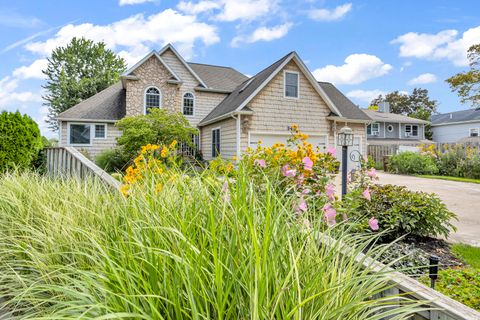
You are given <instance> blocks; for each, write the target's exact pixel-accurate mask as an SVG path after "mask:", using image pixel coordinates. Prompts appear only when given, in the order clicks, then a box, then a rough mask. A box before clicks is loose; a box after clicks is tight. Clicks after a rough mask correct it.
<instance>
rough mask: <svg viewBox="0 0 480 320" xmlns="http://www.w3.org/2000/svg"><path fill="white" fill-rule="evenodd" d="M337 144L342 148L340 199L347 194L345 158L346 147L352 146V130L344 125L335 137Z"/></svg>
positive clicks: (346, 153) (346, 154)
mask: <svg viewBox="0 0 480 320" xmlns="http://www.w3.org/2000/svg"><path fill="white" fill-rule="evenodd" d="M337 144H338V145H339V146H342V198H343V196H344V195H346V194H347V162H348V161H347V156H348V147H349V146H353V133H352V129H350V128H349V127H347V125H345V126H344V127H343V128H342V129H340V132H339V133H338V137H337Z"/></svg>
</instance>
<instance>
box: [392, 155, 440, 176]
mask: <svg viewBox="0 0 480 320" xmlns="http://www.w3.org/2000/svg"><path fill="white" fill-rule="evenodd" d="M388 168H389V170H390V171H392V172H395V173H403V174H437V173H438V168H437V166H436V164H435V160H434V157H433V156H432V155H430V154H420V153H417V152H411V151H405V152H401V153H399V154H396V155H393V156H392V157H391V158H390V160H389V163H388Z"/></svg>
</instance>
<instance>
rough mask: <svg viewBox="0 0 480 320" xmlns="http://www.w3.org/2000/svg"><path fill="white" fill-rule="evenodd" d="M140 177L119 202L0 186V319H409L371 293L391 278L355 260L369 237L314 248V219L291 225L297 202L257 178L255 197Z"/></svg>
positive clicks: (72, 185)
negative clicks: (2, 316) (259, 185)
mask: <svg viewBox="0 0 480 320" xmlns="http://www.w3.org/2000/svg"><path fill="white" fill-rule="evenodd" d="M155 152H156V151H155ZM152 166H153V165H152ZM142 170H145V172H147V173H148V174H143V173H142V178H140V179H136V180H135V183H133V184H131V185H130V188H129V190H128V196H124V195H123V194H121V193H117V192H112V190H109V189H107V188H106V187H105V186H103V185H102V184H100V183H99V182H97V181H93V180H92V181H82V182H79V181H76V180H52V179H49V178H47V177H42V176H39V175H36V174H31V173H24V174H21V175H20V174H7V175H4V176H2V177H0V239H1V240H0V296H1V297H2V300H0V312H8V313H10V314H11V318H12V319H40V318H41V319H93V318H96V319H113V318H119V319H381V318H384V317H387V316H393V317H392V318H391V319H405V318H407V317H408V316H409V315H411V314H412V313H413V312H414V311H416V310H418V309H419V308H420V307H419V304H417V303H413V302H411V301H409V300H408V298H407V297H403V296H390V297H381V296H380V295H379V293H380V292H382V291H383V290H385V289H387V288H389V284H388V279H389V273H390V271H388V270H387V269H385V270H383V271H381V272H376V273H373V272H372V271H371V270H370V269H369V268H368V267H366V268H365V267H363V266H362V264H361V261H358V260H356V259H355V258H356V257H357V255H358V254H359V253H361V252H362V251H363V250H364V249H365V247H366V246H368V245H369V244H370V243H371V241H374V239H373V238H371V236H365V235H351V234H347V233H343V232H342V231H341V228H337V227H333V228H331V229H329V232H330V233H332V234H333V233H335V237H336V238H337V239H338V241H337V242H335V243H332V244H330V245H328V246H327V245H323V244H321V243H320V242H319V241H318V236H317V235H318V233H317V230H319V229H320V225H322V224H324V221H323V216H322V214H312V217H311V220H310V226H309V227H306V226H304V225H303V224H301V223H298V221H297V220H296V219H294V218H293V217H292V206H293V205H294V203H295V202H296V201H297V198H296V197H292V196H291V194H289V193H285V192H284V193H278V192H275V191H274V185H275V181H271V180H270V178H269V177H267V176H265V177H264V180H263V188H262V190H259V188H257V187H256V185H255V183H254V182H253V181H251V180H250V171H249V170H248V168H246V167H242V166H240V167H239V168H238V171H237V174H236V176H235V182H234V183H233V182H231V181H230V180H228V179H227V180H226V179H219V178H218V177H217V176H213V175H211V174H210V173H209V172H208V171H206V172H204V173H191V174H189V175H186V174H185V172H183V171H180V170H178V169H176V168H175V167H174V166H172V167H165V171H164V172H163V174H157V173H155V172H154V170H156V168H154V167H150V168H149V167H148V166H147V167H145V168H144V169H142ZM158 185H161V186H162V188H156V186H158ZM309 210H312V209H309ZM381 248H382V247H374V248H372V249H370V250H369V251H368V257H373V258H376V257H378V256H379V254H380V251H381V250H382V249H381ZM347 251H348V254H347V253H346V252H347ZM400 301H401V302H402V303H399V302H400Z"/></svg>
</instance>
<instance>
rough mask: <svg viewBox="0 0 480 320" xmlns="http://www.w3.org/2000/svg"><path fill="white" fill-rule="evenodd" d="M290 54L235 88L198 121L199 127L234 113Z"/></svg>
mask: <svg viewBox="0 0 480 320" xmlns="http://www.w3.org/2000/svg"><path fill="white" fill-rule="evenodd" d="M292 53H293V52H290V53H289V54H287V55H286V56H284V57H283V58H281V59H280V60H278V61H276V62H274V63H273V64H272V65H270V66H269V67H267V68H265V69H263V70H262V71H260V72H259V73H257V74H256V75H254V76H253V77H251V78H250V79H247V80H245V81H244V82H243V83H241V84H240V85H239V86H237V87H236V88H235V90H233V91H232V93H230V94H229V95H228V96H227V97H226V98H225V99H223V100H222V102H220V103H219V104H218V106H216V107H215V108H214V109H213V110H212V111H211V112H210V113H209V114H208V115H207V116H206V117H205V118H204V119H203V120H202V121H200V124H199V125H202V124H205V123H206V122H208V121H210V120H213V119H215V118H218V117H221V116H223V115H226V114H228V113H230V112H233V111H235V110H236V109H237V108H238V107H239V106H240V105H241V104H242V103H243V102H244V101H245V100H246V99H247V98H248V97H249V96H250V95H251V94H252V93H253V92H254V91H255V90H256V89H257V88H258V87H259V86H260V85H261V84H262V83H263V82H264V81H265V80H267V78H268V77H269V76H270V75H271V74H272V73H273V72H274V71H275V70H276V69H277V68H278V67H279V66H280V65H281V64H282V63H283V62H284V61H285V60H286V59H288V58H289V57H290V55H291V54H292Z"/></svg>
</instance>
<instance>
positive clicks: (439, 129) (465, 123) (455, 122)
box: [431, 109, 480, 143]
mask: <svg viewBox="0 0 480 320" xmlns="http://www.w3.org/2000/svg"><path fill="white" fill-rule="evenodd" d="M431 120H432V132H433V141H435V142H439V143H455V142H458V141H459V140H461V139H464V138H468V137H478V136H479V135H480V109H471V110H462V111H456V112H450V113H444V114H437V115H433V116H432V118H431Z"/></svg>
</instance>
